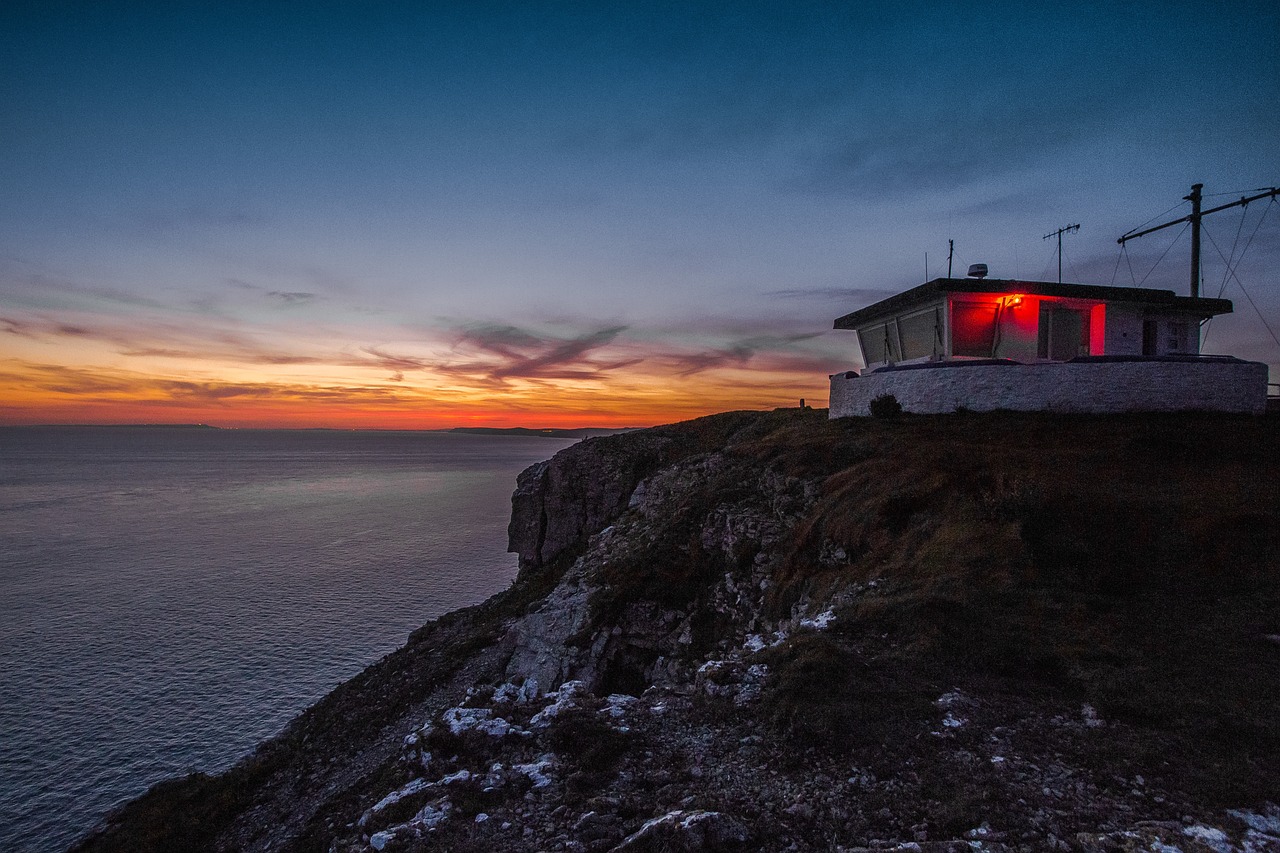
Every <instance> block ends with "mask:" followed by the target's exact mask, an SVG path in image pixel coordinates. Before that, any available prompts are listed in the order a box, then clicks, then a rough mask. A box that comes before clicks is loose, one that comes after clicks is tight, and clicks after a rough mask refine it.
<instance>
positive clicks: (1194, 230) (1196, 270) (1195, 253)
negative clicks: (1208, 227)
mask: <svg viewBox="0 0 1280 853" xmlns="http://www.w3.org/2000/svg"><path fill="white" fill-rule="evenodd" d="M1202 189H1204V184H1192V185H1191V195H1185V196H1183V197H1182V198H1183V200H1185V201H1189V202H1191V213H1190V214H1189V215H1187V216H1182V217H1179V218H1178V219H1174V220H1172V221H1170V222H1165V223H1162V224H1160V225H1153V226H1152V227H1150V228H1146V229H1143V230H1142V231H1130V232H1129V233H1128V234H1125V235H1123V236H1121V237H1120V238H1119V239H1118V240H1116V242H1117V243H1119V244H1120V245H1121V246H1123V245H1124V244H1125V243H1126V242H1127V241H1129V240H1132V239H1133V238H1134V237H1141V236H1143V235H1145V234H1150V233H1151V232H1152V231H1159V230H1160V229H1161V228H1168V227H1169V226H1170V225H1177V224H1178V223H1179V222H1190V223H1191V295H1192V296H1193V297H1195V296H1199V295H1200V220H1201V219H1203V218H1204V217H1206V216H1208V215H1209V214H1210V213H1217V212H1218V211H1219V210H1227V209H1228V208H1232V207H1243V206H1244V205H1246V204H1248V203H1249V202H1251V201H1257V200H1258V199H1262V198H1275V197H1276V196H1278V195H1280V189H1277V188H1276V187H1271V188H1270V189H1267V190H1266V191H1264V192H1260V193H1258V194H1257V195H1251V196H1244V197H1242V198H1241V199H1240V200H1239V201H1232V202H1228V203H1227V204H1220V205H1218V206H1217V207H1211V208H1209V209H1208V210H1201V209H1200V201H1201V196H1200V190H1202Z"/></svg>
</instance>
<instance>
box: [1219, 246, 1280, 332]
mask: <svg viewBox="0 0 1280 853" xmlns="http://www.w3.org/2000/svg"><path fill="white" fill-rule="evenodd" d="M1201 228H1202V232H1203V233H1204V235H1205V236H1206V237H1208V238H1209V242H1210V243H1212V244H1213V248H1215V249H1217V250H1218V257H1220V258H1222V260H1224V261H1225V260H1226V259H1227V258H1226V256H1225V255H1223V254H1222V250H1221V249H1218V243H1217V241H1215V240H1214V239H1213V235H1212V234H1210V233H1209V232H1208V231H1207V230H1203V225H1202V226H1201ZM1231 277H1232V278H1234V279H1235V280H1236V284H1238V285H1239V286H1240V292H1241V293H1243V294H1244V298H1245V299H1248V300H1249V305H1250V306H1252V307H1253V312H1254V313H1255V314H1257V315H1258V319H1259V320H1261V321H1262V325H1263V326H1265V327H1266V329H1267V334H1269V335H1271V340H1273V341H1275V342H1276V346H1278V347H1280V338H1277V337H1276V333H1275V331H1274V330H1273V329H1272V328H1271V324H1270V323H1268V322H1267V318H1266V317H1264V316H1262V311H1261V310H1260V309H1259V308H1258V304H1257V303H1256V302H1254V301H1253V297H1252V296H1250V295H1249V291H1247V290H1245V289H1244V282H1243V281H1241V280H1240V276H1238V275H1236V274H1235V273H1232V274H1231Z"/></svg>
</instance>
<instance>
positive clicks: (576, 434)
mask: <svg viewBox="0 0 1280 853" xmlns="http://www.w3.org/2000/svg"><path fill="white" fill-rule="evenodd" d="M638 429H642V427H619V428H616V429H611V428H608V427H581V428H579V429H555V428H546V429H530V428H529V427H454V428H453V429H450V430H445V432H460V433H466V434H469V435H532V436H543V437H545V438H593V437H595V436H598V435H616V434H618V433H620V432H634V431H636V430H638Z"/></svg>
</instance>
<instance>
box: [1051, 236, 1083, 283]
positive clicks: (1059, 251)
mask: <svg viewBox="0 0 1280 853" xmlns="http://www.w3.org/2000/svg"><path fill="white" fill-rule="evenodd" d="M1079 230H1080V223H1078V222H1077V223H1076V224H1075V225H1067V226H1065V227H1063V228H1059V229H1058V230H1057V231H1050V232H1049V233H1048V234H1046V235H1044V238H1043V239H1045V240H1048V239H1049V238H1050V237H1057V238H1058V284H1062V235H1063V234H1071V233H1073V232H1075V231H1079Z"/></svg>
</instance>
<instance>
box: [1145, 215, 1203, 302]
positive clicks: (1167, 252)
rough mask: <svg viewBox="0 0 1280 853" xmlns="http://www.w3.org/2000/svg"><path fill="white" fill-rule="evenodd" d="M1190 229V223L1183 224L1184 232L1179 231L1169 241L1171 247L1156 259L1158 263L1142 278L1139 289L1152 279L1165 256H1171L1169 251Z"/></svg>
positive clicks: (1166, 247)
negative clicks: (1144, 282) (1143, 283)
mask: <svg viewBox="0 0 1280 853" xmlns="http://www.w3.org/2000/svg"><path fill="white" fill-rule="evenodd" d="M1190 227H1191V223H1190V222H1185V223H1183V225H1182V230H1181V231H1179V232H1178V233H1177V234H1176V235H1175V236H1174V238H1173V239H1172V240H1170V241H1169V245H1168V246H1165V247H1164V251H1163V252H1161V253H1160V257H1158V258H1156V262H1155V263H1154V264H1152V265H1151V269H1149V270H1147V274H1146V275H1144V276H1143V277H1142V281H1140V282H1138V286H1139V287H1141V286H1142V282H1143V281H1146V280H1147V279H1148V278H1150V277H1151V274H1152V273H1153V272H1155V271H1156V267H1158V266H1160V262H1161V261H1163V260H1164V256H1165V255H1167V254H1169V250H1170V249H1172V248H1173V244H1174V243H1177V242H1178V238H1179V237H1181V236H1182V235H1183V234H1185V233H1187V229H1188V228H1190Z"/></svg>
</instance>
